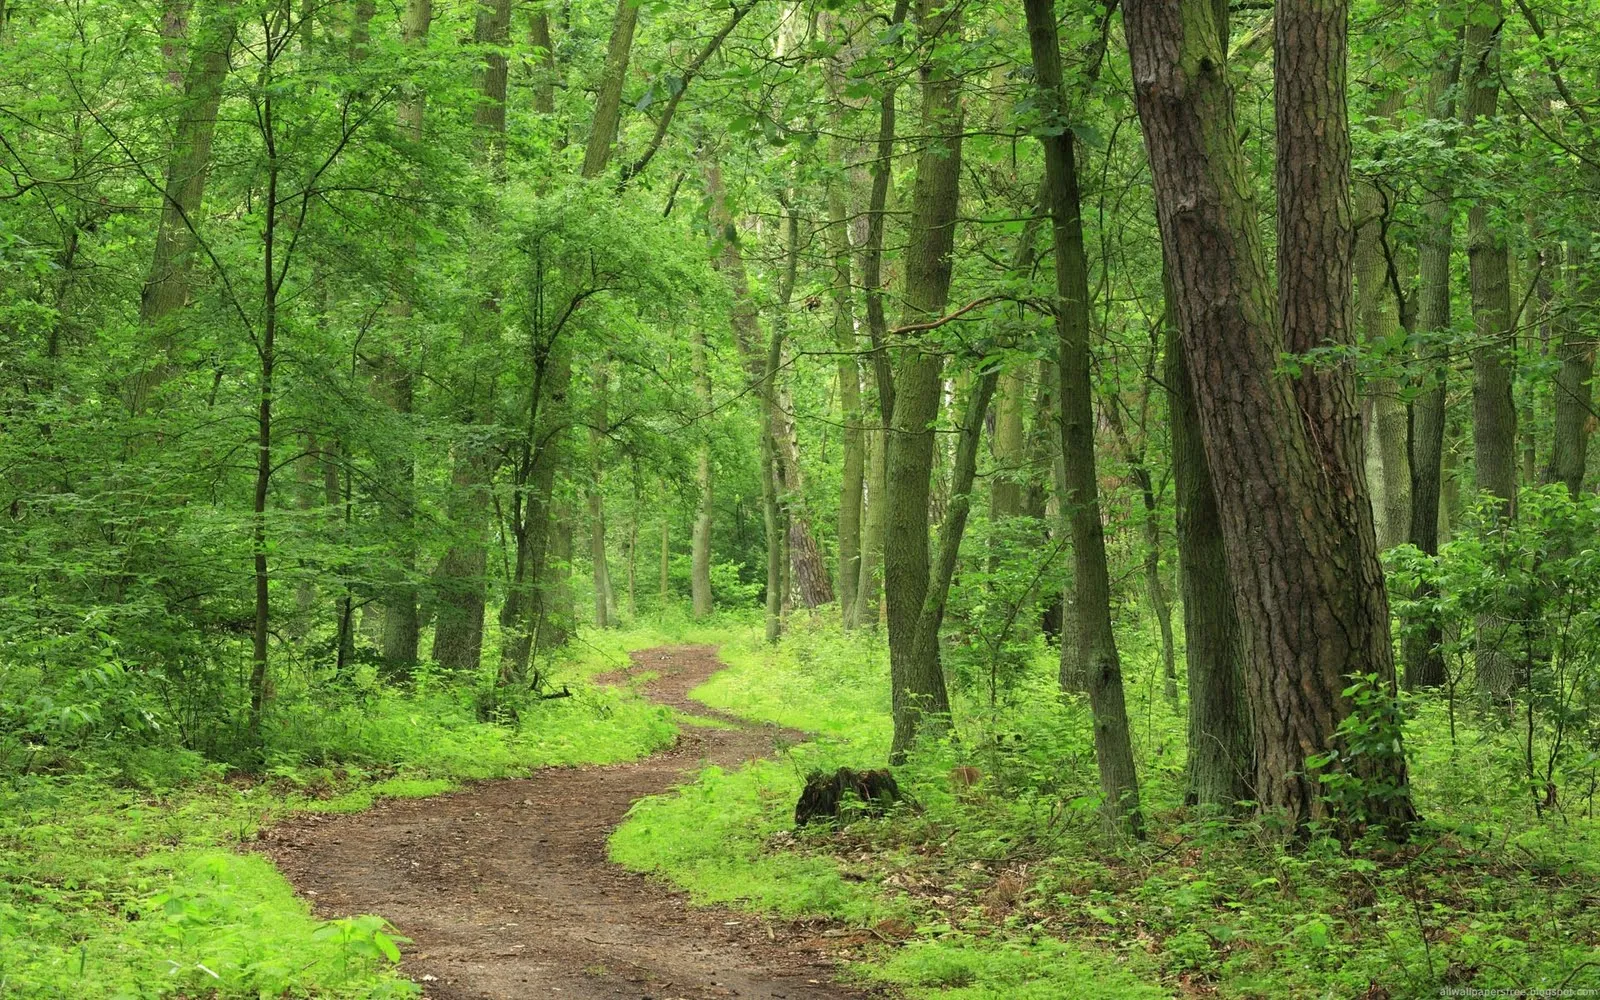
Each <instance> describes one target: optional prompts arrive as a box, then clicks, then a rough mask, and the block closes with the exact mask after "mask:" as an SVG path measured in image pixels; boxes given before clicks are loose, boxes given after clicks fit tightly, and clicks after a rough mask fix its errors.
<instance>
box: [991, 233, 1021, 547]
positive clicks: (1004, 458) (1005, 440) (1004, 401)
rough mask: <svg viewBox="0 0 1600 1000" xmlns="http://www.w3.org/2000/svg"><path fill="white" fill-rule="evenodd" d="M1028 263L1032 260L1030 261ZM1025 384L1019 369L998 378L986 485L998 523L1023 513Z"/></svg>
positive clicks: (993, 514) (992, 517)
mask: <svg viewBox="0 0 1600 1000" xmlns="http://www.w3.org/2000/svg"><path fill="white" fill-rule="evenodd" d="M1030 263H1031V261H1030ZM1027 394H1028V382H1027V379H1026V378H1024V377H1023V374H1022V371H1021V370H1020V368H1018V369H1013V370H1011V371H1008V372H1006V374H1005V375H1004V376H1003V377H1002V378H1001V379H1000V386H999V389H998V390H996V393H995V399H994V440H993V442H991V448H992V449H993V451H994V472H993V473H992V475H993V477H994V478H993V479H991V480H990V482H989V518H990V519H991V520H993V521H1000V520H1002V519H1004V518H1008V517H1016V516H1018V515H1019V514H1021V513H1022V478H1021V477H1022V472H1023V469H1024V467H1025V466H1026V464H1027V454H1026V451H1025V448H1026V445H1025V439H1024V436H1023V422H1022V411H1023V408H1024V407H1025V405H1026V402H1027Z"/></svg>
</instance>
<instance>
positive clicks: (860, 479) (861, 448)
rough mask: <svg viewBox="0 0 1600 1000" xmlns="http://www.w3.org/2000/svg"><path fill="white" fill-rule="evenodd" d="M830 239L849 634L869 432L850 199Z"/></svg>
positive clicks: (832, 192)
mask: <svg viewBox="0 0 1600 1000" xmlns="http://www.w3.org/2000/svg"><path fill="white" fill-rule="evenodd" d="M828 238H829V242H830V250H831V252H832V254H833V342H834V345H835V346H836V347H837V349H838V350H839V364H838V377H839V409H840V413H841V416H842V417H843V418H844V420H843V423H844V429H843V435H842V438H843V440H842V444H843V451H844V455H843V467H842V469H841V471H840V477H839V533H838V534H839V574H838V576H839V586H838V592H839V611H840V616H841V617H842V618H843V621H844V627H845V628H854V627H855V625H856V622H857V617H856V614H857V612H858V610H859V609H858V608H857V607H856V588H857V587H858V586H859V584H860V577H861V501H862V496H863V494H864V493H865V490H866V443H865V437H866V431H865V430H864V429H863V427H862V417H861V366H860V365H859V364H858V363H857V361H856V355H855V350H856V344H857V337H856V317H855V308H854V295H855V291H854V288H853V286H852V282H851V276H850V230H849V228H848V223H847V222H846V220H845V202H844V195H843V194H842V192H841V191H840V190H839V185H838V184H833V185H830V186H829V189H828Z"/></svg>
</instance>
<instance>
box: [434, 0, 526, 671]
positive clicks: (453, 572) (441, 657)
mask: <svg viewBox="0 0 1600 1000" xmlns="http://www.w3.org/2000/svg"><path fill="white" fill-rule="evenodd" d="M510 26H511V3H510V0H480V2H479V3H478V5H477V17H476V21H475V23H474V28H473V40H474V42H475V43H476V44H478V45H480V46H483V47H484V56H483V62H482V64H481V65H480V68H479V70H478V75H477V89H478V94H479V96H480V97H481V98H482V99H481V100H479V101H478V102H477V104H476V106H475V108H474V111H473V122H474V125H475V126H476V130H477V139H478V144H479V155H480V157H481V159H482V160H483V162H484V164H485V166H486V167H487V169H488V170H489V172H490V175H491V176H492V177H493V178H495V179H496V180H497V181H498V180H503V179H504V170H505V148H504V146H505V128H506V107H505V105H506V82H507V77H508V69H507V63H506V57H505V55H504V51H503V49H504V46H505V44H506V42H507V38H508V34H509V31H510ZM498 314H499V305H498V302H497V301H496V300H495V298H494V297H493V295H490V296H489V297H487V298H486V299H485V300H484V301H483V302H482V303H480V305H479V307H478V313H477V315H475V316H473V317H471V318H470V320H469V321H468V322H467V324H466V335H465V341H466V343H465V346H466V348H467V353H468V355H469V358H468V364H469V365H470V364H472V363H473V361H474V360H475V358H474V357H472V355H475V354H477V353H479V352H482V351H486V350H487V349H488V347H489V345H488V341H489V339H490V331H491V328H492V327H493V326H495V325H497V324H498ZM467 379H468V385H467V387H466V390H465V394H464V395H465V397H466V404H465V410H464V413H463V416H464V418H465V420H466V422H467V423H469V424H477V425H481V424H485V423H487V422H488V420H489V411H490V403H491V401H490V400H489V399H488V398H487V397H488V388H487V387H486V386H481V385H479V384H477V376H476V373H475V372H469V373H468V374H467ZM451 462H452V470H451V492H450V498H449V500H448V501H447V502H446V512H447V514H448V516H449V520H450V524H451V525H452V526H453V527H454V529H455V532H456V538H455V540H454V541H453V542H452V544H451V545H450V547H449V549H448V550H447V551H446V552H445V555H444V558H443V559H442V560H441V561H440V563H439V567H438V570H437V571H436V573H435V581H436V587H437V591H438V607H439V612H438V619H437V622H436V624H435V625H434V632H433V659H434V661H435V662H437V663H438V664H439V665H440V666H443V667H445V668H447V669H452V670H465V671H473V670H477V669H478V664H479V662H480V660H481V658H482V653H483V622H484V602H485V580H484V574H485V571H486V570H487V568H488V550H487V548H486V543H485V539H484V535H485V533H486V531H487V527H488V524H487V519H488V512H489V491H488V484H489V478H490V471H491V470H490V457H489V454H488V453H487V450H486V449H485V448H484V447H483V445H482V444H481V443H480V442H477V441H475V440H469V441H463V442H460V443H458V445H457V446H456V448H455V449H454V450H453V452H452V454H451Z"/></svg>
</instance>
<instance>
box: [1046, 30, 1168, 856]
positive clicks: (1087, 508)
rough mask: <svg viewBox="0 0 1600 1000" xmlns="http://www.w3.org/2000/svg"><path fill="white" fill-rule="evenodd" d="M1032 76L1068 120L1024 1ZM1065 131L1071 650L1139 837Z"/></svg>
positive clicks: (1049, 160) (1113, 815) (1063, 299)
mask: <svg viewBox="0 0 1600 1000" xmlns="http://www.w3.org/2000/svg"><path fill="white" fill-rule="evenodd" d="M1023 9H1024V11H1026V14H1027V20H1028V42H1029V47H1030V49H1031V50H1032V54H1033V75H1034V81H1035V83H1037V85H1038V88H1039V89H1038V96H1039V100H1040V101H1041V104H1042V106H1043V107H1044V108H1045V109H1046V111H1047V113H1051V114H1054V115H1057V116H1060V115H1064V113H1065V110H1066V109H1065V92H1064V91H1063V89H1062V83H1061V43H1060V38H1059V36H1058V34H1057V31H1056V19H1055V4H1054V2H1053V0H1024V3H1023ZM1073 141H1074V140H1073V134H1072V131H1071V130H1070V129H1060V130H1055V131H1054V134H1046V135H1043V136H1041V137H1040V142H1041V143H1042V144H1043V146H1044V169H1045V186H1046V190H1047V191H1048V202H1049V208H1050V230H1051V236H1052V237H1053V240H1054V243H1055V276H1056V288H1055V291H1056V302H1055V305H1056V334H1057V338H1058V342H1059V352H1060V353H1059V358H1058V361H1057V364H1058V366H1059V368H1058V373H1059V375H1060V383H1059V388H1058V392H1059V394H1060V396H1059V398H1060V400H1061V453H1062V455H1063V456H1064V458H1065V463H1066V484H1065V485H1066V492H1065V493H1063V494H1062V497H1061V506H1062V512H1063V514H1064V515H1065V516H1066V518H1067V520H1068V522H1069V523H1070V524H1071V527H1072V554H1073V590H1074V596H1075V598H1076V603H1077V613H1078V637H1077V638H1078V648H1079V650H1080V654H1081V657H1082V661H1083V664H1084V666H1085V668H1086V670H1087V672H1088V682H1089V707H1090V709H1091V710H1092V711H1093V713H1094V744H1095V760H1096V763H1097V764H1098V765H1099V770H1100V794H1101V796H1102V797H1103V801H1102V803H1101V809H1102V812H1103V815H1104V817H1105V822H1106V824H1107V827H1108V828H1110V829H1113V830H1125V831H1128V832H1131V833H1134V834H1135V835H1139V834H1140V833H1141V832H1142V820H1141V817H1140V811H1139V777H1138V772H1137V771H1136V770H1135V768H1134V763H1133V741H1132V737H1131V735H1130V733H1129V729H1128V711H1127V706H1126V704H1125V702H1124V694H1123V690H1122V662H1121V658H1120V657H1119V656H1118V654H1117V644H1116V636H1115V633H1114V632H1113V630H1112V625H1111V574H1110V571H1109V569H1108V567H1107V566H1106V548H1105V533H1104V526H1103V525H1102V523H1101V520H1100V495H1099V482H1098V480H1097V477H1096V474H1095V451H1094V426H1095V422H1094V389H1093V387H1092V385H1091V383H1090V380H1089V360H1090V359H1089V326H1090V319H1089V264H1088V258H1087V256H1086V255H1085V252H1084V243H1083V220H1082V217H1081V215H1080V208H1079V195H1078V168H1077V163H1076V160H1075V156H1074V150H1073V148H1072V146H1073Z"/></svg>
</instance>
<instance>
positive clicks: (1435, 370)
mask: <svg viewBox="0 0 1600 1000" xmlns="http://www.w3.org/2000/svg"><path fill="white" fill-rule="evenodd" d="M1458 16H1459V15H1458V13H1457V12H1455V11H1451V10H1448V9H1447V10H1445V11H1441V13H1440V19H1441V21H1442V22H1443V24H1442V25H1441V26H1443V27H1449V26H1450V25H1449V22H1448V21H1446V20H1445V19H1446V18H1451V19H1453V18H1455V17H1458ZM1452 49H1453V51H1451V50H1447V51H1445V52H1442V53H1440V54H1439V57H1438V61H1437V63H1436V65H1435V69H1434V71H1433V73H1432V74H1430V76H1429V79H1428V85H1427V89H1426V91H1425V94H1424V98H1425V101H1426V104H1427V112H1428V115H1429V116H1430V117H1431V118H1432V119H1433V120H1434V121H1452V120H1454V119H1455V106H1454V101H1453V99H1452V97H1451V96H1450V95H1451V94H1452V93H1453V92H1454V90H1455V87H1456V83H1457V80H1458V79H1459V77H1460V73H1461V58H1460V55H1461V53H1460V43H1459V40H1458V41H1457V43H1456V44H1455V45H1454V46H1452ZM1449 185H1450V181H1449V178H1448V177H1447V176H1445V175H1444V174H1443V173H1442V172H1441V173H1440V174H1439V175H1437V176H1435V177H1433V178H1432V179H1431V183H1430V184H1429V190H1430V191H1431V192H1432V195H1431V197H1429V198H1428V200H1427V201H1426V202H1425V203H1424V205H1423V207H1422V211H1423V224H1422V227H1421V230H1420V233H1419V237H1418V246H1417V271H1418V285H1417V311H1416V322H1417V328H1418V330H1419V331H1420V332H1421V333H1422V334H1423V335H1424V337H1426V338H1427V339H1426V340H1424V342H1423V343H1422V345H1421V346H1420V347H1419V348H1418V360H1419V361H1420V362H1421V363H1422V364H1423V365H1424V366H1425V367H1424V375H1423V379H1422V385H1421V387H1420V391H1419V392H1418V393H1417V395H1416V397H1415V398H1414V399H1413V400H1412V402H1411V405H1410V407H1409V412H1408V422H1409V429H1408V430H1409V433H1408V434H1407V438H1406V440H1407V449H1408V452H1409V454H1408V456H1407V457H1408V459H1409V463H1410V469H1411V521H1410V528H1409V531H1408V533H1407V540H1408V541H1410V542H1411V544H1412V545H1415V546H1416V547H1417V548H1418V549H1419V550H1421V551H1422V552H1423V553H1425V554H1427V555H1430V556H1431V555H1437V554H1438V552H1439V541H1440V532H1439V510H1440V505H1441V503H1442V501H1443V488H1444V428H1445V403H1446V389H1447V387H1448V383H1449V380H1450V367H1449V361H1450V358H1449V348H1448V347H1447V346H1445V341H1446V338H1447V337H1448V336H1449V331H1450V256H1451V251H1452V249H1453V245H1454V242H1455V231H1454V226H1455V212H1454V209H1453V208H1452V205H1451V200H1452V197H1453V192H1452V191H1451V189H1450V186H1449ZM1434 594H1435V589H1434V588H1432V587H1430V586H1428V585H1423V586H1422V587H1421V588H1420V589H1419V591H1418V592H1417V594H1416V595H1415V596H1416V597H1417V598H1418V599H1419V600H1422V601H1427V600H1428V599H1430V598H1431V597H1433V596H1434ZM1443 641H1444V634H1443V631H1442V630H1441V628H1440V626H1439V624H1438V623H1437V622H1430V623H1429V624H1427V625H1426V626H1425V627H1424V628H1422V629H1418V630H1414V631H1412V632H1411V633H1409V634H1407V635H1406V636H1405V638H1404V639H1403V641H1402V645H1401V660H1402V661H1403V662H1404V664H1405V685H1406V687H1407V688H1408V689H1416V688H1419V687H1439V686H1441V685H1443V684H1444V683H1445V681H1446V679H1447V677H1446V674H1445V664H1444V654H1443V652H1442V651H1441V649H1440V644H1441V643H1442V642H1443Z"/></svg>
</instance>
